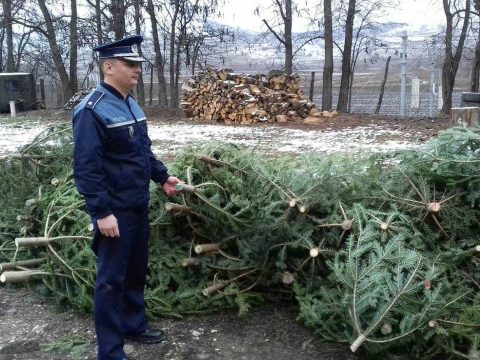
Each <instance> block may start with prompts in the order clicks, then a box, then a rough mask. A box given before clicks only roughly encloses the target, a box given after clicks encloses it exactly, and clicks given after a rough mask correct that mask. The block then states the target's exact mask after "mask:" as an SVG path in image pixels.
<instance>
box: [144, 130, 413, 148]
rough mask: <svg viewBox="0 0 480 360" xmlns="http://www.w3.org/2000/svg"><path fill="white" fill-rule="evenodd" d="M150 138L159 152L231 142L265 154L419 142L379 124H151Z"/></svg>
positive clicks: (402, 145) (402, 146) (396, 145)
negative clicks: (311, 126) (339, 126)
mask: <svg viewBox="0 0 480 360" xmlns="http://www.w3.org/2000/svg"><path fill="white" fill-rule="evenodd" d="M149 132H150V138H151V139H152V142H153V148H154V152H155V154H156V155H158V156H171V155H174V154H175V153H176V152H177V151H178V150H179V149H180V148H182V147H184V146H186V145H200V144H204V143H220V142H230V143H235V144H239V145H244V146H246V147H248V148H251V149H255V150H258V151H259V152H261V153H265V154H268V155H275V154H299V153H307V152H310V153H319V154H331V153H359V152H363V151H380V152H385V151H394V150H400V149H407V148H415V147H418V146H420V145H419V144H417V143H416V142H415V139H416V138H418V134H414V133H407V132H401V131H399V130H392V129H385V128H382V127H380V126H374V125H372V126H365V127H356V128H347V129H343V130H341V131H334V130H330V129H324V130H315V129H305V130H304V129H291V128H286V127H280V126H272V125H265V126H255V127H251V126H231V125H210V124H191V123H177V124H171V123H170V124H154V125H153V124H151V125H150V127H149Z"/></svg>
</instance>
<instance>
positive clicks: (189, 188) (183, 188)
mask: <svg viewBox="0 0 480 360" xmlns="http://www.w3.org/2000/svg"><path fill="white" fill-rule="evenodd" d="M175 189H176V190H177V191H183V192H186V193H189V194H193V193H195V192H196V189H195V186H192V185H188V184H177V185H175Z"/></svg>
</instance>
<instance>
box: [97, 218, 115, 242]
mask: <svg viewBox="0 0 480 360" xmlns="http://www.w3.org/2000/svg"><path fill="white" fill-rule="evenodd" d="M97 224H98V229H99V230H100V232H101V233H102V235H104V236H107V237H120V230H119V229H118V221H117V218H116V217H115V215H113V214H112V215H108V216H106V217H104V218H101V219H98V220H97Z"/></svg>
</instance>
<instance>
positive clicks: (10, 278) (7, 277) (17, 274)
mask: <svg viewBox="0 0 480 360" xmlns="http://www.w3.org/2000/svg"><path fill="white" fill-rule="evenodd" d="M41 274H48V273H43V272H39V271H36V270H22V271H5V272H4V273H3V274H2V275H0V282H2V283H11V284H13V283H21V282H25V281H27V280H29V279H30V278H31V277H32V276H33V275H41Z"/></svg>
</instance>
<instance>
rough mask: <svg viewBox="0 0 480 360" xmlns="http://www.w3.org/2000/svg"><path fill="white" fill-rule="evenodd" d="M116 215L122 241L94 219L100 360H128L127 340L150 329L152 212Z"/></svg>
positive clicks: (114, 212) (135, 211)
mask: <svg viewBox="0 0 480 360" xmlns="http://www.w3.org/2000/svg"><path fill="white" fill-rule="evenodd" d="M113 214H114V215H115V217H116V218H117V221H118V226H119V231H120V237H119V238H110V237H105V236H103V235H101V234H100V232H99V230H98V226H97V222H96V220H95V219H93V220H94V221H93V223H94V226H95V231H96V232H95V236H94V241H93V245H92V247H93V250H94V251H95V253H96V254H97V281H96V284H95V295H94V308H95V330H96V333H97V343H98V360H121V359H124V358H125V353H124V351H123V344H124V337H125V336H126V335H137V334H140V333H142V332H144V331H145V330H146V329H147V328H148V322H147V319H146V317H145V299H144V288H145V281H146V275H147V266H148V242H149V238H150V227H149V221H148V209H140V210H137V209H135V210H116V211H115V210H114V211H113Z"/></svg>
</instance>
